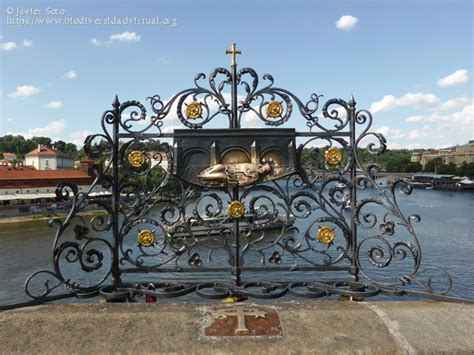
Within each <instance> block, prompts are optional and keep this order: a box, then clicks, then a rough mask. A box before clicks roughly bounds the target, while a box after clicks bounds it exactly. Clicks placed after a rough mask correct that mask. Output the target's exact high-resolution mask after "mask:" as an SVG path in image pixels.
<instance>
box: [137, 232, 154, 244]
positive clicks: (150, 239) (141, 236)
mask: <svg viewBox="0 0 474 355" xmlns="http://www.w3.org/2000/svg"><path fill="white" fill-rule="evenodd" d="M137 240H138V243H139V244H140V245H141V246H143V247H149V246H151V245H153V243H154V242H155V232H154V231H151V230H149V229H144V230H141V231H140V232H139V233H138V237H137Z"/></svg>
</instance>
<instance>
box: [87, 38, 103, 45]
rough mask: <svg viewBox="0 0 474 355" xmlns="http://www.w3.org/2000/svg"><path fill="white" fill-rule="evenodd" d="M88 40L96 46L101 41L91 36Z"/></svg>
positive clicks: (100, 43)
mask: <svg viewBox="0 0 474 355" xmlns="http://www.w3.org/2000/svg"><path fill="white" fill-rule="evenodd" d="M90 42H91V43H92V44H93V45H94V46H96V47H100V46H101V45H102V42H101V41H99V40H98V39H97V38H91V41H90Z"/></svg>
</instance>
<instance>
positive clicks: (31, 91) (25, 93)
mask: <svg viewBox="0 0 474 355" xmlns="http://www.w3.org/2000/svg"><path fill="white" fill-rule="evenodd" d="M39 92H40V89H39V88H37V87H34V86H33V85H22V86H18V87H17V88H16V91H14V92H11V93H9V94H8V96H9V97H13V98H26V97H29V96H32V95H36V94H39Z"/></svg>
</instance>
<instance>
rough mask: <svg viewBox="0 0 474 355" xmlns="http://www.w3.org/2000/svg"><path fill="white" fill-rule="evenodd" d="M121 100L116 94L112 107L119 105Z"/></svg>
mask: <svg viewBox="0 0 474 355" xmlns="http://www.w3.org/2000/svg"><path fill="white" fill-rule="evenodd" d="M119 106H120V101H119V98H118V96H117V95H115V98H114V102H112V107H119Z"/></svg>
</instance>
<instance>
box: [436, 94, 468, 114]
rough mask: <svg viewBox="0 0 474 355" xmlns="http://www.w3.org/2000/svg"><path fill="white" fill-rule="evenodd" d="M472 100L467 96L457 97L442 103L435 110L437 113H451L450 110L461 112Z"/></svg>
mask: <svg viewBox="0 0 474 355" xmlns="http://www.w3.org/2000/svg"><path fill="white" fill-rule="evenodd" d="M470 100H471V99H469V97H467V96H462V97H457V98H455V99H452V100H447V101H443V102H441V103H440V104H439V105H438V106H436V107H435V108H434V109H433V110H436V111H449V110H459V109H460V108H462V107H464V106H465V105H466V104H468V103H469V102H470Z"/></svg>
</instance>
